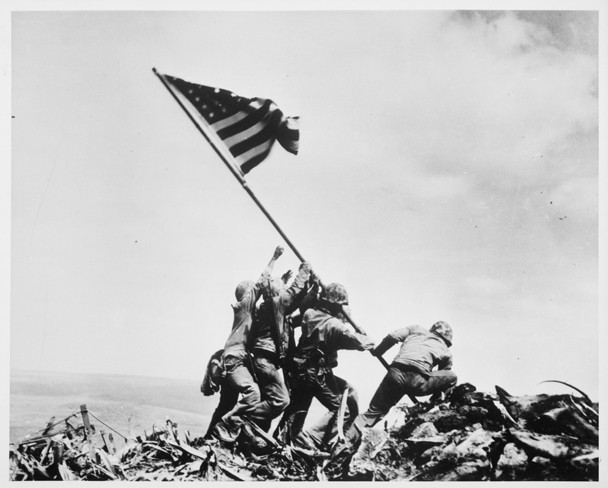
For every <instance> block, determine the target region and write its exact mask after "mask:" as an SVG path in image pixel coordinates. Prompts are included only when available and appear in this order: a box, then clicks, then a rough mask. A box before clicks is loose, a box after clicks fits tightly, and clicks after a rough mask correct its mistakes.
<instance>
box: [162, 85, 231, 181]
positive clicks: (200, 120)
mask: <svg viewBox="0 0 608 488" xmlns="http://www.w3.org/2000/svg"><path fill="white" fill-rule="evenodd" d="M161 76H163V78H164V79H165V81H167V86H169V88H170V89H171V92H172V93H173V94H175V96H176V97H177V98H178V99H179V100H180V101H181V103H182V106H183V107H184V108H185V109H186V111H187V112H188V113H189V114H190V115H191V117H192V118H193V119H194V120H195V121H196V123H197V124H196V125H197V126H198V127H199V128H200V129H201V130H202V131H203V132H204V133H205V134H206V135H207V137H208V138H209V139H210V140H211V141H213V142H212V144H211V145H212V146H213V147H215V148H216V150H218V151H219V152H220V153H222V154H224V160H225V161H227V162H228V164H230V166H231V167H232V168H234V170H235V171H236V172H238V173H240V174H241V176H242V175H243V171H242V170H241V167H240V165H239V164H235V161H234V157H231V156H233V155H232V154H231V153H230V152H229V151H228V148H227V147H226V146H225V144H223V141H222V140H221V139H220V138H219V137H218V135H217V132H215V131H214V130H213V129H212V128H211V126H210V125H209V123H208V122H207V121H206V120H205V117H203V115H202V114H201V113H200V112H199V110H198V109H197V108H196V107H195V106H194V105H193V104H192V102H191V101H190V100H189V99H188V98H187V97H186V95H185V94H184V93H183V92H182V91H181V89H180V87H179V86H177V85H175V84H174V83H172V82H171V81H170V80H168V79H167V78H166V77H165V76H164V75H161Z"/></svg>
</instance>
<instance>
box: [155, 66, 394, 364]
mask: <svg viewBox="0 0 608 488" xmlns="http://www.w3.org/2000/svg"><path fill="white" fill-rule="evenodd" d="M152 71H153V72H154V74H155V75H156V76H157V77H158V79H159V80H160V81H161V82H162V84H163V86H164V87H165V88H166V89H167V90H168V91H169V93H171V96H172V97H173V98H174V99H175V101H176V102H177V103H178V105H179V106H180V107H181V108H182V110H183V111H184V112H186V115H187V116H188V118H189V119H190V120H191V121H192V123H193V124H194V125H195V126H196V128H197V129H198V130H199V132H200V133H201V134H202V135H203V136H204V137H205V139H206V140H207V142H208V143H209V144H210V145H211V147H213V149H214V150H215V152H216V154H217V155H218V156H219V157H220V159H221V160H222V161H223V162H224V164H225V165H226V167H227V168H228V169H229V170H230V172H231V173H232V174H233V176H234V177H235V178H236V179H237V180H238V181H239V183H240V184H241V186H242V187H243V188H244V189H245V191H246V192H247V194H248V195H249V196H250V197H251V199H252V200H253V201H254V202H255V204H256V205H257V206H258V208H259V209H260V210H261V211H262V213H263V214H264V215H265V216H266V218H267V219H268V220H269V221H270V223H271V224H272V225H273V226H274V228H275V229H276V230H277V232H278V233H279V234H280V235H281V237H282V238H283V240H284V241H285V242H286V243H287V245H288V246H289V248H290V249H291V250H292V251H293V253H294V254H295V255H296V256H297V258H298V259H299V260H300V261H302V262H304V261H306V260H305V259H304V257H303V256H302V254H301V253H300V252H299V251H298V250H297V249H296V247H295V246H294V244H293V243H292V242H291V241H290V240H289V238H288V237H287V236H286V235H285V233H284V232H283V230H282V229H281V228H280V227H279V225H278V224H277V223H276V221H275V220H274V219H273V218H272V215H270V214H269V213H268V211H267V210H266V208H265V207H264V206H263V205H262V203H261V202H260V201H259V200H258V198H257V197H256V196H255V195H254V193H253V191H252V190H251V188H249V186H248V185H247V182H246V181H245V179H244V178H243V177H242V176H241V175H240V174H239V173H238V172H237V171H236V170H235V168H234V166H233V165H232V164H231V163H230V162H229V161H228V160H227V159H226V157H225V155H224V154H223V153H222V152H221V151H220V150H219V149H218V148H217V147H216V145H215V143H214V142H213V141H212V140H211V138H210V137H209V136H208V135H207V133H206V132H205V130H204V129H203V128H202V127H201V126H200V124H199V123H198V122H197V121H196V119H195V118H194V117H192V114H190V112H189V111H188V109H187V108H186V107H185V106H184V104H183V103H182V101H181V100H180V99H179V98H178V97H177V96H176V95H175V93H174V92H173V90H172V89H171V87H170V86H169V85H168V84H167V82H166V81H165V79H164V78H163V76H162V75H161V74H160V73H158V72H157V71H156V68H152ZM344 316H345V317H346V320H348V322H349V323H350V324H351V325H352V326H353V328H354V329H355V330H356V331H357V332H358V333H360V334H365V335H367V334H366V333H365V331H364V330H363V329H362V328H361V327H359V326H358V325H357V324H356V323H355V321H354V320H353V319H352V318H351V317H350V315H348V313H346V312H344ZM374 357H376V358H377V359H378V361H380V363H381V364H382V366H384V367H385V368H386V369H388V366H389V365H388V363H387V362H386V360H385V359H384V358H383V357H379V356H374Z"/></svg>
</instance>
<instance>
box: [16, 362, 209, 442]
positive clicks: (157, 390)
mask: <svg viewBox="0 0 608 488" xmlns="http://www.w3.org/2000/svg"><path fill="white" fill-rule="evenodd" d="M216 402H217V398H207V397H204V396H203V395H202V394H201V393H200V391H199V383H198V382H197V381H194V380H179V379H167V378H149V377H139V376H118V375H86V374H68V373H45V372H33V371H23V370H17V371H11V382H10V414H9V415H10V438H9V440H10V442H18V441H19V440H21V439H23V438H24V437H25V436H26V435H28V434H32V433H35V432H36V431H38V430H40V429H41V428H43V427H44V426H45V425H46V423H47V421H48V420H49V419H50V418H51V417H53V416H55V417H57V418H62V417H65V416H68V415H70V414H71V413H73V412H75V411H78V410H79V408H80V405H82V404H86V405H87V407H88V409H89V410H90V411H91V413H93V414H94V415H96V416H97V417H99V418H100V419H102V420H103V421H104V422H107V423H108V424H109V425H111V426H112V427H114V428H115V429H116V430H118V431H119V432H121V433H123V434H124V435H129V433H130V432H131V433H132V434H136V435H139V434H141V433H143V432H144V431H145V430H147V431H149V430H150V429H151V428H152V426H153V425H163V424H164V422H165V420H166V419H167V418H171V420H172V421H173V422H175V423H177V424H178V425H179V427H180V430H184V431H187V430H189V431H190V432H191V433H192V434H193V435H203V433H204V431H205V429H206V427H207V423H208V421H209V418H210V416H211V414H212V413H213V409H214V408H215V403H216Z"/></svg>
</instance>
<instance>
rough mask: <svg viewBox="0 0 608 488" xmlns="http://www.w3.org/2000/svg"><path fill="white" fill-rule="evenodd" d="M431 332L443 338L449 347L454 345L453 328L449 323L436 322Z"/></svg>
mask: <svg viewBox="0 0 608 488" xmlns="http://www.w3.org/2000/svg"><path fill="white" fill-rule="evenodd" d="M430 331H431V332H432V333H433V334H436V335H438V336H439V337H441V338H442V339H443V340H444V341H445V342H446V344H447V345H448V346H451V345H452V336H453V333H452V327H450V324H448V323H447V322H442V321H439V322H435V323H434V324H433V325H431V328H430Z"/></svg>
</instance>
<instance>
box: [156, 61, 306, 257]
mask: <svg viewBox="0 0 608 488" xmlns="http://www.w3.org/2000/svg"><path fill="white" fill-rule="evenodd" d="M152 71H153V72H154V74H155V75H156V76H157V78H158V79H159V80H160V81H161V82H162V84H163V86H164V87H165V88H166V89H167V91H168V92H169V93H171V96H172V97H173V98H174V99H175V101H176V102H177V103H178V105H179V106H180V107H181V108H182V110H183V111H184V112H185V113H186V115H187V116H188V118H189V119H190V120H191V121H192V123H193V124H194V125H195V126H196V128H197V129H198V131H199V132H200V133H201V134H202V135H203V136H204V137H205V139H207V142H208V143H209V144H210V145H211V147H213V149H214V151H215V152H216V154H217V155H218V156H219V157H220V159H221V160H222V161H223V163H224V164H225V165H226V167H227V168H228V169H229V170H230V172H231V173H232V175H233V176H234V177H235V178H236V179H237V180H238V182H239V183H240V184H241V186H242V187H243V189H244V190H245V191H246V192H247V194H248V195H249V196H250V197H251V199H252V200H253V201H254V202H255V204H256V205H257V206H258V208H259V209H260V210H261V211H262V213H263V214H264V215H265V216H266V218H267V219H268V220H269V221H270V223H271V224H272V225H273V226H274V228H275V229H276V230H277V232H278V233H279V234H280V235H281V237H282V238H283V240H284V241H285V242H286V243H287V245H288V246H289V248H290V249H291V250H292V251H293V253H294V254H295V255H296V256H297V257H298V259H299V260H300V261H306V260H305V259H304V257H303V256H302V254H300V251H298V250H297V248H296V246H294V244H293V242H291V241H290V240H289V238H288V237H287V236H286V235H285V232H283V229H281V228H280V227H279V224H277V222H276V221H275V220H274V219H273V218H272V215H270V214H269V213H268V210H266V208H265V207H264V205H262V202H260V200H258V197H256V196H255V194H254V193H253V191H252V190H251V188H249V185H247V182H246V181H245V178H243V177H242V176H241V175H240V173H239V172H238V171H236V169H235V167H234V165H232V164H231V163H230V162H229V161H228V159H227V158H226V156H225V155H224V153H223V152H222V151H220V150H219V149H218V147H217V146H216V145H215V142H214V141H213V140H212V139H211V138H210V137H209V136H208V135H207V132H206V131H205V129H204V128H203V127H201V125H200V124H199V123H198V122H197V121H196V119H195V118H194V117H192V114H191V113H190V112H189V111H188V109H187V108H186V107H185V106H184V104H183V103H182V101H181V100H180V99H179V98H178V97H177V96H176V95H175V93H173V90H171V87H169V85H167V82H166V81H165V79H164V78H163V77H162V76H161V75H160V74H159V73H158V71H156V68H152Z"/></svg>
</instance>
